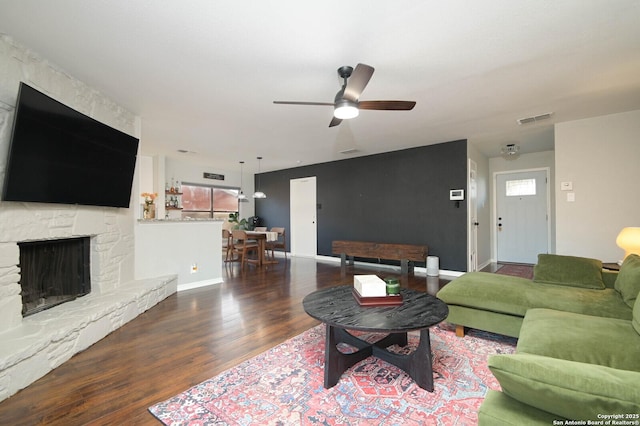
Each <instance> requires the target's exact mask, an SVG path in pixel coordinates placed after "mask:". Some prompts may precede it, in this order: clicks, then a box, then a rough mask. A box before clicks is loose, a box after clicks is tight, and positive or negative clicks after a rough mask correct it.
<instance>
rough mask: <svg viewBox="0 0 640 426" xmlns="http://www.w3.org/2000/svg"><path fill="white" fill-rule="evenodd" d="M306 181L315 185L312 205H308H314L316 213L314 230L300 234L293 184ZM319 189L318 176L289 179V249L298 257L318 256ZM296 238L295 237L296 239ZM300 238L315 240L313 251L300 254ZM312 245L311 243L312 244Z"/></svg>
mask: <svg viewBox="0 0 640 426" xmlns="http://www.w3.org/2000/svg"><path fill="white" fill-rule="evenodd" d="M305 181H309V182H312V184H313V187H314V191H313V194H314V196H313V200H312V202H311V205H310V206H308V207H312V209H313V211H314V214H313V227H312V228H313V231H312V232H311V233H310V234H308V235H301V234H300V230H301V228H300V227H299V226H298V222H296V220H295V219H294V217H295V218H297V216H296V212H295V211H294V203H293V202H292V197H293V195H292V194H293V189H292V187H293V185H294V184H295V183H297V182H305ZM317 190H318V186H317V177H316V176H306V177H302V178H292V179H289V223H290V230H289V232H290V233H289V242H290V248H289V250H290V251H291V256H298V257H311V258H316V257H317V256H318V214H317V211H316V206H317V199H318V198H317V197H318V194H317ZM294 238H295V239H294ZM300 239H306V240H308V241H312V242H313V244H312V245H313V252H312V253H309V254H306V253H304V254H300V253H299V252H296V250H297V249H298V248H299V245H298V244H297V241H300ZM310 246H311V245H310Z"/></svg>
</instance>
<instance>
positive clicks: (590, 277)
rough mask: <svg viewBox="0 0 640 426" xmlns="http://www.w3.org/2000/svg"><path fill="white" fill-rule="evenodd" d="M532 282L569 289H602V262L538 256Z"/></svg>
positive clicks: (547, 255)
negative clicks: (567, 287)
mask: <svg viewBox="0 0 640 426" xmlns="http://www.w3.org/2000/svg"><path fill="white" fill-rule="evenodd" d="M533 281H534V282H537V283H546V284H556V285H563V286H569V287H582V288H594V289H604V288H605V285H604V282H603V281H602V262H601V261H600V260H597V259H590V258H587V257H576V256H561V255H557V254H539V255H538V263H537V264H536V265H535V266H534V267H533Z"/></svg>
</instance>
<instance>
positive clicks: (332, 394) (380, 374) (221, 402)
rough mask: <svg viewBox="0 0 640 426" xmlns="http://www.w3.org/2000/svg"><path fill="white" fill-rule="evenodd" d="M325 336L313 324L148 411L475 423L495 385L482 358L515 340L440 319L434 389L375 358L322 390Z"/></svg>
mask: <svg viewBox="0 0 640 426" xmlns="http://www.w3.org/2000/svg"><path fill="white" fill-rule="evenodd" d="M324 337H325V328H324V325H319V326H316V327H314V328H312V329H310V330H307V331H306V332H304V333H302V334H300V335H298V336H296V337H293V338H292V339H290V340H287V341H286V342H284V343H282V344H280V345H278V346H276V347H274V348H272V349H270V350H268V351H267V352H264V353H262V354H260V355H258V356H256V357H254V358H252V359H250V360H248V361H245V362H243V363H242V364H239V365H238V366H236V367H234V368H231V369H229V370H227V371H225V372H223V373H222V374H220V375H218V376H216V377H214V378H212V379H209V380H206V381H204V382H202V383H200V384H199V385H196V386H194V387H192V388H191V389H188V390H186V391H185V392H183V393H181V394H179V395H177V396H175V397H173V398H171V399H169V400H167V401H164V402H161V403H159V404H156V405H154V406H152V407H150V408H149V411H150V412H151V413H152V414H153V415H154V416H156V417H157V418H158V419H159V420H160V421H161V422H162V423H164V424H166V425H246V426H248V425H402V426H407V425H476V424H477V411H478V407H479V406H480V404H481V402H482V400H483V399H484V396H485V394H486V393H487V390H488V389H500V387H499V385H498V382H497V381H496V380H495V378H494V377H493V375H492V374H491V372H490V371H489V369H488V368H487V358H488V356H489V355H491V354H495V353H514V352H515V344H516V339H513V338H510V337H504V336H498V335H495V334H491V333H487V332H482V331H477V330H469V332H468V334H467V335H466V336H465V337H464V338H459V337H456V336H455V333H454V332H453V330H452V329H451V328H450V327H449V326H448V325H447V324H442V325H440V326H436V327H432V328H431V350H432V352H433V355H434V362H433V369H434V379H435V391H434V392H427V391H425V390H424V389H422V388H420V387H418V386H417V385H416V384H415V383H414V382H413V380H411V378H409V377H408V376H407V375H406V374H405V373H404V372H403V371H402V370H400V369H398V368H396V367H395V366H393V365H391V364H388V363H386V362H385V361H381V360H379V359H377V358H375V357H369V358H367V359H365V360H363V361H361V362H360V363H358V364H356V365H354V366H353V367H352V368H350V369H349V370H347V371H346V372H345V373H344V374H343V375H342V378H341V379H340V381H339V382H338V384H337V385H336V386H334V387H333V388H331V389H325V388H324V387H323V380H324V375H323V374H324V373H323V365H324ZM379 337H380V336H379V335H378V336H373V335H366V336H360V338H366V339H367V340H369V341H371V340H373V341H375V340H377V338H379ZM417 342H418V334H417V333H409V345H408V346H407V348H396V349H398V350H399V351H403V352H407V351H410V350H412V348H414V347H415V346H416V345H417ZM344 349H345V350H348V348H344ZM341 350H343V349H341Z"/></svg>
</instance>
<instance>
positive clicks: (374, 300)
mask: <svg viewBox="0 0 640 426" xmlns="http://www.w3.org/2000/svg"><path fill="white" fill-rule="evenodd" d="M353 297H354V298H355V299H356V302H358V305H360V306H400V305H402V295H401V294H398V295H393V296H381V297H362V296H360V293H358V290H356V289H355V288H354V289H353Z"/></svg>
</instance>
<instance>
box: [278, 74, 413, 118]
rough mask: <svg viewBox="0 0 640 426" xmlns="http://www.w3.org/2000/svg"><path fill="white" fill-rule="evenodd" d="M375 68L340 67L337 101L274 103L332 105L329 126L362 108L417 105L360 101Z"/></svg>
mask: <svg viewBox="0 0 640 426" xmlns="http://www.w3.org/2000/svg"><path fill="white" fill-rule="evenodd" d="M373 71H374V68H373V67H372V66H369V65H365V64H358V65H356V67H355V69H354V68H352V67H350V66H346V65H345V66H343V67H340V68H338V75H339V76H340V78H342V79H343V80H344V83H343V84H342V88H341V89H340V90H339V91H338V93H336V97H335V101H334V102H333V103H329V102H297V101H273V103H274V104H286V105H316V106H332V107H333V119H332V120H331V122H330V123H329V127H333V126H337V125H338V124H340V123H341V122H342V120H347V119H350V118H354V117H357V116H358V114H359V113H360V110H361V109H373V110H383V111H409V110H411V109H413V107H414V106H415V105H416V103H415V102H413V101H360V100H359V99H360V95H361V94H362V91H363V90H364V88H365V87H367V84H368V83H369V80H371V76H372V75H373Z"/></svg>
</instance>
